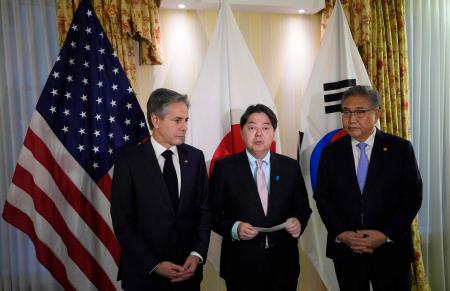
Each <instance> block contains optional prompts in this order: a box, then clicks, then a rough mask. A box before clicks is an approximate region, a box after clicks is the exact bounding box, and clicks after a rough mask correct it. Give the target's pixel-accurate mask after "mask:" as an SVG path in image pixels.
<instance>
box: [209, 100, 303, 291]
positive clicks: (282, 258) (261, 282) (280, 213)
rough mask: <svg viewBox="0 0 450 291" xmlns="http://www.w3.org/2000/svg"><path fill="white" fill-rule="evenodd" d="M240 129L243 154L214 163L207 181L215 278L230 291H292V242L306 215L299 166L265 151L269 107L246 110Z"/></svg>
mask: <svg viewBox="0 0 450 291" xmlns="http://www.w3.org/2000/svg"><path fill="white" fill-rule="evenodd" d="M240 127H241V135H242V140H243V142H244V145H245V147H246V149H245V150H244V151H242V152H241V153H238V154H235V155H232V156H230V157H227V158H225V159H223V160H219V161H217V162H216V164H215V167H214V170H213V172H212V173H211V177H210V202H211V204H210V205H211V208H212V211H213V230H214V231H215V232H217V233H218V234H220V235H221V236H222V237H223V241H222V250H221V262H220V275H221V277H222V278H224V279H225V281H226V285H227V289H228V290H231V291H245V290H264V291H276V290H283V291H289V290H292V291H294V290H296V288H297V278H298V275H299V273H300V261H299V253H298V246H297V245H298V238H299V237H300V235H301V233H302V232H303V231H304V229H305V227H306V224H307V222H308V219H309V216H310V214H311V209H310V208H309V203H308V196H307V192H306V188H305V184H304V181H303V178H302V174H301V172H300V167H299V164H298V163H297V162H296V161H295V160H293V159H291V158H289V157H286V156H282V155H279V154H276V153H271V152H270V146H271V144H272V142H273V141H274V137H275V130H276V127H277V118H276V116H275V114H274V113H273V111H272V110H271V109H270V108H268V107H267V106H265V105H262V104H257V105H252V106H249V107H248V108H247V110H246V112H245V113H244V114H243V115H242V117H241V120H240ZM272 227H275V228H272ZM271 228H272V229H271Z"/></svg>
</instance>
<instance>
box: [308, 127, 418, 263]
mask: <svg viewBox="0 0 450 291" xmlns="http://www.w3.org/2000/svg"><path fill="white" fill-rule="evenodd" d="M314 198H315V200H316V203H317V209H318V210H319V213H320V216H321V218H322V220H323V222H324V224H325V226H326V228H327V230H328V240H327V256H328V257H330V258H332V259H345V258H346V257H347V256H350V255H352V254H353V253H352V252H351V250H350V249H349V248H348V247H347V246H345V245H344V244H343V243H336V242H335V239H336V237H337V236H338V235H339V234H340V233H342V232H343V231H346V230H359V229H375V230H379V231H381V232H383V233H384V234H385V235H386V236H388V237H389V238H390V239H392V240H393V241H394V243H393V244H390V243H387V244H384V245H383V246H381V247H379V248H378V249H376V250H375V252H374V255H383V256H385V257H392V258H398V259H404V260H410V259H412V251H413V249H412V242H411V223H412V221H413V219H414V217H415V215H416V214H417V212H418V210H419V208H420V205H421V201H422V180H421V178H420V173H419V170H418V168H417V163H416V159H415V157H414V151H413V148H412V145H411V143H410V142H409V141H407V140H404V139H402V138H399V137H397V136H393V135H390V134H387V133H383V132H381V131H378V130H377V132H376V136H375V141H374V144H373V149H372V154H371V157H370V163H369V169H368V173H367V178H366V183H365V186H364V189H363V193H362V194H361V191H360V190H359V187H358V182H357V178H356V170H355V162H354V158H353V153H352V148H351V138H350V136H345V137H343V138H341V139H339V140H337V141H336V142H334V143H332V144H330V145H328V146H327V147H325V149H324V150H323V152H322V155H321V159H320V163H319V171H318V177H317V186H316V189H315V193H314Z"/></svg>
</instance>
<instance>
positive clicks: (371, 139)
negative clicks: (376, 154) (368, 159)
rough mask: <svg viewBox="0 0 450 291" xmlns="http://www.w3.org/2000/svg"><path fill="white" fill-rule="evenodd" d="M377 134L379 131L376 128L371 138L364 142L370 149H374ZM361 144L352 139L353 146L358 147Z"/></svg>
mask: <svg viewBox="0 0 450 291" xmlns="http://www.w3.org/2000/svg"><path fill="white" fill-rule="evenodd" d="M376 133H377V129H376V128H375V127H374V129H373V132H372V133H371V134H370V136H369V137H368V138H367V139H366V140H365V141H363V142H364V143H366V144H367V146H368V148H372V147H373V143H374V142H375V134H376ZM359 143H360V142H359V141H357V140H356V139H354V138H353V137H352V146H354V147H355V146H357V145H358V144H359Z"/></svg>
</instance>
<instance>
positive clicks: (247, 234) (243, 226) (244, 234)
mask: <svg viewBox="0 0 450 291" xmlns="http://www.w3.org/2000/svg"><path fill="white" fill-rule="evenodd" d="M257 234H258V231H257V230H255V228H254V227H253V226H252V225H251V224H250V223H247V222H241V223H239V226H238V235H239V239H240V240H250V239H252V238H254V237H255V236H256V235H257Z"/></svg>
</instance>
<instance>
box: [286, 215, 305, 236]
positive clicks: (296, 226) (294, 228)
mask: <svg viewBox="0 0 450 291" xmlns="http://www.w3.org/2000/svg"><path fill="white" fill-rule="evenodd" d="M286 231H287V232H288V233H289V234H290V235H292V236H293V237H294V238H298V237H299V236H300V232H301V231H302V225H301V224H300V221H298V219H297V218H295V217H291V218H289V219H288V220H287V225H286Z"/></svg>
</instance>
